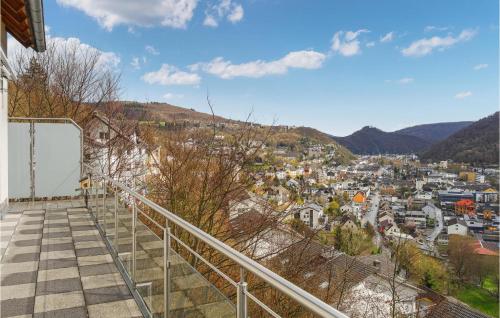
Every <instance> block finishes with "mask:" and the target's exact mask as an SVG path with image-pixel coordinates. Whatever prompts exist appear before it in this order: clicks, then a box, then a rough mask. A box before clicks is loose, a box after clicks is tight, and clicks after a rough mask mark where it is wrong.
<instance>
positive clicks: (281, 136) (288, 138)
mask: <svg viewBox="0 0 500 318" xmlns="http://www.w3.org/2000/svg"><path fill="white" fill-rule="evenodd" d="M121 105H122V106H123V109H124V113H125V114H126V116H127V117H128V118H130V119H135V120H139V121H149V122H151V121H153V122H157V123H159V122H166V123H169V122H188V123H205V124H207V123H210V122H212V121H213V120H215V121H216V122H217V123H229V124H231V125H228V126H227V127H226V129H237V127H238V125H239V124H242V122H241V121H236V120H231V119H226V118H224V117H221V116H212V115H211V114H207V113H202V112H198V111H195V110H194V109H188V108H183V107H179V106H174V105H171V104H167V103H157V102H150V103H139V102H129V101H123V102H121ZM229 126H231V127H229ZM259 126H260V127H261V128H262V129H263V131H264V130H265V129H266V128H268V127H266V126H263V125H259ZM235 127H236V128H235ZM271 132H272V134H271V135H270V141H271V142H272V143H273V144H275V145H280V144H282V145H286V146H293V145H298V144H299V143H301V142H304V141H307V142H309V143H312V144H315V143H319V144H333V145H334V146H335V148H336V154H337V155H336V161H338V162H339V163H342V164H345V163H348V162H349V161H350V160H352V159H354V158H355V157H354V155H353V154H352V153H351V152H350V151H349V150H348V149H346V148H345V147H343V146H341V145H340V144H338V143H337V142H336V141H335V140H334V139H333V138H332V137H331V136H330V135H328V134H325V133H323V132H321V131H319V130H317V129H314V128H310V127H295V128H289V127H285V126H276V127H273V129H272V130H271Z"/></svg>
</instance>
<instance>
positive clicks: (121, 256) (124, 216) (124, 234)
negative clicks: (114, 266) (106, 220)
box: [113, 192, 133, 277]
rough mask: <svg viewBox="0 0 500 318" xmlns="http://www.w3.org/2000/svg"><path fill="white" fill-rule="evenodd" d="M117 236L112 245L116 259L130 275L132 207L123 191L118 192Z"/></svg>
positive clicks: (130, 275)
mask: <svg viewBox="0 0 500 318" xmlns="http://www.w3.org/2000/svg"><path fill="white" fill-rule="evenodd" d="M118 198H119V201H118V209H117V218H118V232H117V233H118V237H117V239H116V240H114V243H113V245H114V246H115V250H116V252H117V253H118V260H119V261H120V262H121V263H122V264H123V267H124V268H125V270H126V272H127V274H128V275H129V277H132V219H133V213H132V208H131V207H129V204H128V202H130V198H129V197H127V196H125V195H124V194H123V192H119V193H118Z"/></svg>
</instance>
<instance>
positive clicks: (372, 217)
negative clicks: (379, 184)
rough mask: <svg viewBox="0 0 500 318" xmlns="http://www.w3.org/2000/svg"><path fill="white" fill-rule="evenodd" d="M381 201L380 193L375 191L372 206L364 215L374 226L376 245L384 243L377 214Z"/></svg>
mask: <svg viewBox="0 0 500 318" xmlns="http://www.w3.org/2000/svg"><path fill="white" fill-rule="evenodd" d="M379 203H380V195H379V194H378V193H375V195H374V196H373V197H372V200H371V205H370V208H369V209H368V212H367V213H366V215H365V216H364V218H365V220H366V221H368V222H370V224H371V225H372V226H373V229H374V230H375V237H374V238H373V239H374V243H375V245H377V246H378V247H380V245H381V243H382V236H381V235H380V233H379V232H378V229H377V215H378V208H379Z"/></svg>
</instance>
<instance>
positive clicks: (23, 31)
mask: <svg viewBox="0 0 500 318" xmlns="http://www.w3.org/2000/svg"><path fill="white" fill-rule="evenodd" d="M1 1H2V7H1V9H2V22H3V23H5V28H6V30H7V32H9V33H10V34H11V35H12V36H13V37H14V38H15V39H16V40H17V41H19V43H21V44H22V45H23V46H24V47H31V48H33V49H35V50H36V51H43V50H44V49H45V34H44V32H43V27H44V26H43V9H41V8H42V6H41V1H40V0H35V1H33V0H1ZM34 15H36V16H34ZM40 29H41V30H40ZM37 30H38V31H37ZM40 31H41V32H40Z"/></svg>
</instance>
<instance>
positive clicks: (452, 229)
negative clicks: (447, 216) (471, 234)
mask: <svg viewBox="0 0 500 318" xmlns="http://www.w3.org/2000/svg"><path fill="white" fill-rule="evenodd" d="M447 231H448V235H451V234H456V235H462V236H467V224H466V223H465V222H464V220H459V219H452V220H450V222H448V227H447Z"/></svg>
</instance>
